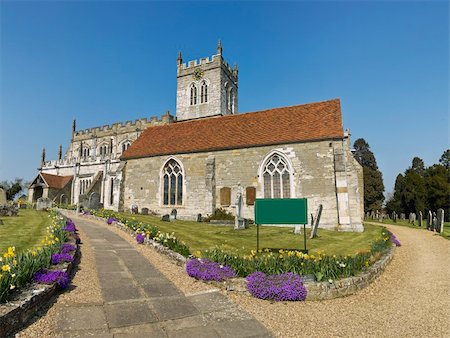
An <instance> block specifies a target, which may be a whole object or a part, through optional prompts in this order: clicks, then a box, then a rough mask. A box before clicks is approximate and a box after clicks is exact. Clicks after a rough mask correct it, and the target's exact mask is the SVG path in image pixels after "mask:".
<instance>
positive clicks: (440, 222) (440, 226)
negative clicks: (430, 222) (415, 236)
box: [436, 208, 444, 234]
mask: <svg viewBox="0 0 450 338" xmlns="http://www.w3.org/2000/svg"><path fill="white" fill-rule="evenodd" d="M436 223H437V227H436V231H437V232H439V233H440V234H441V233H443V232H444V209H442V208H439V209H438V210H437V222H436Z"/></svg>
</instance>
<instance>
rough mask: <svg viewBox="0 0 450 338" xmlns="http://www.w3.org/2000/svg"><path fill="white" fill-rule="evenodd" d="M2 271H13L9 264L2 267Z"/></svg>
mask: <svg viewBox="0 0 450 338" xmlns="http://www.w3.org/2000/svg"><path fill="white" fill-rule="evenodd" d="M2 271H11V267H10V266H9V265H8V264H6V265H3V266H2Z"/></svg>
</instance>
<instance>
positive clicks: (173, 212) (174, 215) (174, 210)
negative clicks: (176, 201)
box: [170, 209, 177, 221]
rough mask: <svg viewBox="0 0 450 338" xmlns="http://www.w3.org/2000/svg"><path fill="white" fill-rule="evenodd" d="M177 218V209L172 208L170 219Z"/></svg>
mask: <svg viewBox="0 0 450 338" xmlns="http://www.w3.org/2000/svg"><path fill="white" fill-rule="evenodd" d="M176 219H177V209H172V211H171V212H170V220H172V221H173V220H176Z"/></svg>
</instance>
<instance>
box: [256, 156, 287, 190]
mask: <svg viewBox="0 0 450 338" xmlns="http://www.w3.org/2000/svg"><path fill="white" fill-rule="evenodd" d="M291 174H292V172H291V170H290V167H289V165H288V163H287V161H286V159H284V158H283V157H282V156H281V155H279V154H277V153H275V154H273V155H272V156H270V157H269V158H268V159H267V161H266V163H265V164H264V167H263V170H262V176H263V188H264V198H290V197H291Z"/></svg>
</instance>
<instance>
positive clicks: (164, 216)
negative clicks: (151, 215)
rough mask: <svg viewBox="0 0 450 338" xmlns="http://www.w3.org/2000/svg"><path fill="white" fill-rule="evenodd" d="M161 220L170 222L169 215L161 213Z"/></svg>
mask: <svg viewBox="0 0 450 338" xmlns="http://www.w3.org/2000/svg"><path fill="white" fill-rule="evenodd" d="M161 221H164V222H170V215H169V214H165V215H162V217H161Z"/></svg>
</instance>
